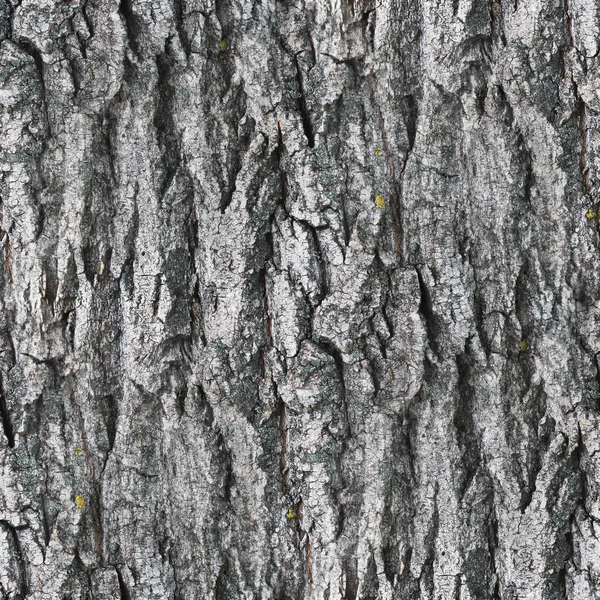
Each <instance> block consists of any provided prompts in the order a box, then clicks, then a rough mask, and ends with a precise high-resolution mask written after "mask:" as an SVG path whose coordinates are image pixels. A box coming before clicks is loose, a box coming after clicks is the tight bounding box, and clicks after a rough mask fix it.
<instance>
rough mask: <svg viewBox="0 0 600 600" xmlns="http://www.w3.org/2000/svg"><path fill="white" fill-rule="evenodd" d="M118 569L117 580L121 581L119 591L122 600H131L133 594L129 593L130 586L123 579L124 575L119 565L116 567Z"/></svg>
mask: <svg viewBox="0 0 600 600" xmlns="http://www.w3.org/2000/svg"><path fill="white" fill-rule="evenodd" d="M115 570H116V571H117V580H118V582H119V592H120V594H121V600H131V594H130V593H129V588H128V587H127V584H126V583H125V580H124V579H123V575H122V574H121V569H119V567H115Z"/></svg>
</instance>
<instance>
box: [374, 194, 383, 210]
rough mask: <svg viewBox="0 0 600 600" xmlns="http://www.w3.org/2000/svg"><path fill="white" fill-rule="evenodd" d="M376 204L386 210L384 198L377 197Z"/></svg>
mask: <svg viewBox="0 0 600 600" xmlns="http://www.w3.org/2000/svg"><path fill="white" fill-rule="evenodd" d="M375 204H376V205H377V208H385V200H384V198H383V196H380V195H379V194H378V195H377V196H375Z"/></svg>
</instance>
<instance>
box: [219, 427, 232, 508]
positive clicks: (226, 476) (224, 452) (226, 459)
mask: <svg viewBox="0 0 600 600" xmlns="http://www.w3.org/2000/svg"><path fill="white" fill-rule="evenodd" d="M217 448H218V449H219V453H220V454H221V464H220V469H221V472H222V473H223V500H224V501H225V502H226V503H228V504H229V503H230V502H231V490H232V488H233V485H234V483H235V476H234V474H233V459H232V457H231V450H230V449H229V448H228V447H227V444H226V442H225V437H224V436H223V433H222V432H219V433H218V435H217Z"/></svg>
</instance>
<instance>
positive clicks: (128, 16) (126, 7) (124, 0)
mask: <svg viewBox="0 0 600 600" xmlns="http://www.w3.org/2000/svg"><path fill="white" fill-rule="evenodd" d="M118 12H119V14H120V15H121V19H122V20H123V25H124V26H125V31H126V33H127V40H128V42H129V47H130V48H131V51H132V52H133V53H134V54H135V55H138V54H139V46H138V42H137V36H138V33H139V32H138V29H139V28H138V24H137V20H138V17H137V15H136V14H135V13H134V12H133V1H132V0H121V2H120V3H119V9H118Z"/></svg>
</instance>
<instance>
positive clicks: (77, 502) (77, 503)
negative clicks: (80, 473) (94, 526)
mask: <svg viewBox="0 0 600 600" xmlns="http://www.w3.org/2000/svg"><path fill="white" fill-rule="evenodd" d="M75 506H77V508H81V509H84V508H85V500H84V498H83V496H80V495H79V494H78V495H77V496H75Z"/></svg>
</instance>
